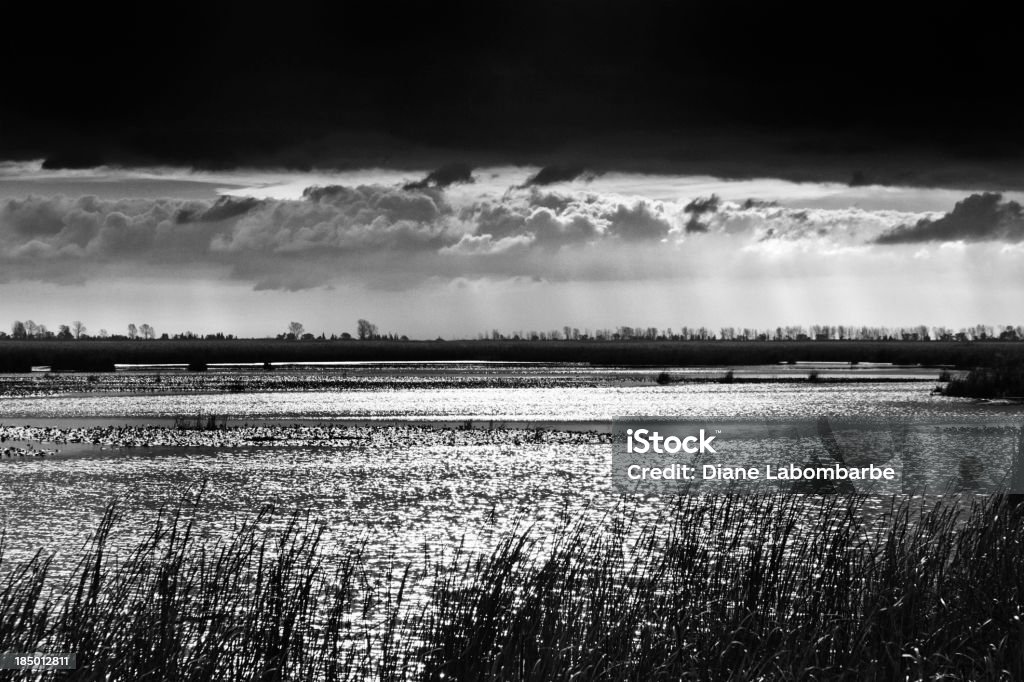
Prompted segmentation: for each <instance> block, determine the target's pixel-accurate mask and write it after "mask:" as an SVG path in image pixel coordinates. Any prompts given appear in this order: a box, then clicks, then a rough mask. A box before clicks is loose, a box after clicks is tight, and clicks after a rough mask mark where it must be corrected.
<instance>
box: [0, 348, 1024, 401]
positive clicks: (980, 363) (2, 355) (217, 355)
mask: <svg viewBox="0 0 1024 682" xmlns="http://www.w3.org/2000/svg"><path fill="white" fill-rule="evenodd" d="M342 361H349V362H400V361H405V362H430V361H433V362H445V361H497V362H551V363H585V364H590V365H631V366H650V367H657V368H665V367H699V366H708V367H723V366H742V365H771V364H785V363H795V362H798V361H805V362H843V363H850V364H854V363H872V362H874V363H892V364H895V365H923V366H934V367H939V366H946V367H955V368H960V369H973V368H977V367H996V366H997V365H999V366H1005V367H1008V368H1013V367H1021V366H1024V343H1021V342H1020V341H998V340H990V341H976V342H941V341H902V340H900V341H895V340H893V341H721V340H717V341H657V340H655V341H650V340H630V341H597V340H586V341H572V340H568V341H566V340H558V341H553V340H547V341H523V340H519V341H515V340H499V341H494V340H477V341H443V340H440V339H438V340H435V341H408V340H405V341H403V340H400V339H395V340H388V339H383V338H381V339H371V340H356V339H352V340H336V341H331V340H315V341H290V340H281V339H230V340H229V339H214V340H209V339H198V338H196V339H189V340H160V339H149V340H146V339H133V340H126V339H106V340H101V339H87V340H86V339H82V340H75V341H56V340H37V339H30V340H13V339H7V340H3V341H0V371H2V372H28V371H31V369H32V367H36V366H48V367H50V368H52V369H53V370H56V371H88V372H104V371H113V370H114V366H115V365H116V364H138V365H147V364H149V365H157V364H181V365H186V366H188V365H191V366H192V367H194V368H200V367H208V366H209V365H215V364H218V363H257V364H264V363H287V362H342ZM1007 371H1009V370H1003V373H1004V374H1005V373H1006V372H1007ZM1018 376H1019V374H1018ZM947 395H952V394H951V393H950V394H947Z"/></svg>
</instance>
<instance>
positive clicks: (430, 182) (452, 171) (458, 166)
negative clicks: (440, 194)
mask: <svg viewBox="0 0 1024 682" xmlns="http://www.w3.org/2000/svg"><path fill="white" fill-rule="evenodd" d="M471 182H473V168H472V166H469V165H468V164H465V163H450V164H448V165H447V166H441V167H440V168H438V169H437V170H435V171H431V172H430V173H427V175H426V177H424V178H423V179H422V180H417V181H415V182H409V183H406V184H405V185H404V186H403V189H407V190H415V189H427V188H428V187H437V188H441V189H443V188H445V187H450V186H451V185H455V184H469V183H471Z"/></svg>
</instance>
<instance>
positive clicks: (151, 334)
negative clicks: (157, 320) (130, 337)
mask: <svg viewBox="0 0 1024 682" xmlns="http://www.w3.org/2000/svg"><path fill="white" fill-rule="evenodd" d="M139 333H140V334H142V338H144V339H152V338H156V331H155V330H154V329H153V328H152V327H150V326H149V325H148V324H143V325H141V326H140V327H139Z"/></svg>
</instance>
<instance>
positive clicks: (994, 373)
mask: <svg viewBox="0 0 1024 682" xmlns="http://www.w3.org/2000/svg"><path fill="white" fill-rule="evenodd" d="M942 394H943V395H946V396H950V397H952V398H989V399H998V398H1003V399H1014V400H1022V401H1024V363H1022V362H1021V358H1020V357H1019V356H1017V357H1015V358H1013V359H1010V358H1006V357H1001V356H1000V357H997V358H996V359H995V361H994V362H993V363H991V364H990V365H989V366H987V367H976V368H974V369H972V370H971V371H970V372H968V373H967V374H966V376H962V377H958V378H955V379H953V380H951V381H950V382H949V383H948V384H946V386H945V388H944V389H943V390H942Z"/></svg>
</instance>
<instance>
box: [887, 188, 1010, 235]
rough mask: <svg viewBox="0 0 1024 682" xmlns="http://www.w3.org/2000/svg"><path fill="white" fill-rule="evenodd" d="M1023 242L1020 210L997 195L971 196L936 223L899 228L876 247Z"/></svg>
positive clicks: (926, 221) (922, 222) (923, 222)
mask: <svg viewBox="0 0 1024 682" xmlns="http://www.w3.org/2000/svg"><path fill="white" fill-rule="evenodd" d="M961 240H962V241H969V242H976V241H1005V242H1020V241H1024V209H1022V207H1021V205H1020V204H1019V203H1017V202H1016V201H1003V197H1002V195H1000V194H995V193H991V192H987V193H984V194H972V195H971V196H969V197H967V198H966V199H964V200H963V201H959V202H957V204H956V206H955V207H954V208H953V210H952V211H950V212H949V213H947V214H946V215H944V216H942V217H941V218H938V219H936V220H929V219H924V220H920V221H918V222H917V223H916V224H915V225H903V226H900V227H898V228H896V229H894V230H892V231H890V232H888V233H886V234H883V235H882V236H880V237H879V238H878V239H877V243H879V244H914V243H919V242H948V241H961Z"/></svg>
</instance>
